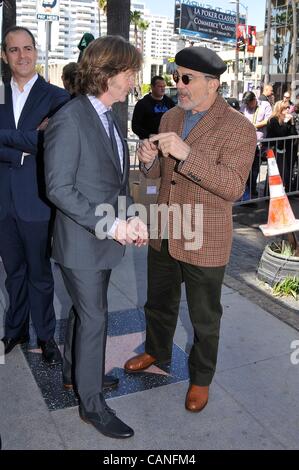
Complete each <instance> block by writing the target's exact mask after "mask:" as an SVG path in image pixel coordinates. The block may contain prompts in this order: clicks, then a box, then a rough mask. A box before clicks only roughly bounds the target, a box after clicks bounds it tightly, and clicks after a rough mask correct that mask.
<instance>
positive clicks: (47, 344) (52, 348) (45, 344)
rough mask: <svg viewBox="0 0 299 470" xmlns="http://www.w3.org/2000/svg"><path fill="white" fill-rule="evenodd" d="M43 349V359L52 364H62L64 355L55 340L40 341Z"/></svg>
mask: <svg viewBox="0 0 299 470" xmlns="http://www.w3.org/2000/svg"><path fill="white" fill-rule="evenodd" d="M38 344H39V346H40V348H41V350H42V356H43V360H44V361H45V362H46V363H47V364H49V365H50V366H55V365H57V364H62V357H61V354H60V351H59V349H58V346H57V344H56V342H55V340H54V339H53V338H52V339H49V340H48V341H41V340H39V341H38Z"/></svg>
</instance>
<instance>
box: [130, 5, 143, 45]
mask: <svg viewBox="0 0 299 470" xmlns="http://www.w3.org/2000/svg"><path fill="white" fill-rule="evenodd" d="M140 21H141V13H140V11H136V10H134V11H130V23H131V24H133V25H134V42H135V47H138V27H139V24H140Z"/></svg>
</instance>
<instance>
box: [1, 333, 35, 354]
mask: <svg viewBox="0 0 299 470" xmlns="http://www.w3.org/2000/svg"><path fill="white" fill-rule="evenodd" d="M27 341H29V336H28V335H24V336H19V337H18V338H8V337H7V336H4V338H2V342H3V343H4V353H5V354H8V353H10V351H12V350H13V348H14V347H15V346H16V345H17V344H23V343H27Z"/></svg>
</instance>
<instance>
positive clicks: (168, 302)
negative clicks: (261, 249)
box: [144, 240, 225, 386]
mask: <svg viewBox="0 0 299 470" xmlns="http://www.w3.org/2000/svg"><path fill="white" fill-rule="evenodd" d="M224 271H225V266H221V267H212V268H209V267H200V266H194V265H191V264H188V263H184V262H181V261H177V260H176V259H174V258H172V256H170V254H169V252H168V241H167V240H164V241H163V242H162V248H161V251H160V252H158V251H156V250H154V249H153V248H151V247H149V250H148V293H147V302H146V304H145V308H144V310H145V316H146V343H145V351H146V352H147V353H148V354H151V355H152V356H154V357H156V358H157V359H158V360H159V361H161V362H162V361H167V360H170V359H171V353H172V342H173V336H174V332H175V328H176V324H177V318H178V313H179V305H180V299H181V283H182V282H183V281H184V282H185V286H186V294H187V303H188V308H189V314H190V319H191V322H192V325H193V328H194V342H193V346H192V349H191V352H190V355H189V361H188V363H189V374H190V381H191V383H192V384H196V385H202V386H204V385H209V384H210V383H211V381H212V378H213V375H214V373H215V369H216V362H217V351H218V341H219V329H220V319H221V315H222V307H221V303H220V296H221V286H222V281H223V276H224Z"/></svg>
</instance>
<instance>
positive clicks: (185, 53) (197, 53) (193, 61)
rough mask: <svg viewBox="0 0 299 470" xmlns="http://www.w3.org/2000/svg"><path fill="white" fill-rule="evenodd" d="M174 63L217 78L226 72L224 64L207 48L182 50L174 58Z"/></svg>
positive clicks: (192, 47) (198, 47)
mask: <svg viewBox="0 0 299 470" xmlns="http://www.w3.org/2000/svg"><path fill="white" fill-rule="evenodd" d="M175 63H176V64H177V65H180V66H181V67H186V68H187V69H191V70H197V71H198V72H202V73H208V74H209V75H215V76H217V77H219V75H221V74H222V73H223V72H225V71H226V68H227V67H226V64H225V63H224V62H223V60H222V59H221V58H220V57H219V55H217V54H216V52H214V51H212V50H211V49H208V48H207V47H200V46H196V47H195V46H191V47H186V48H185V49H182V50H181V51H180V52H178V53H177V54H176V56H175Z"/></svg>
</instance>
